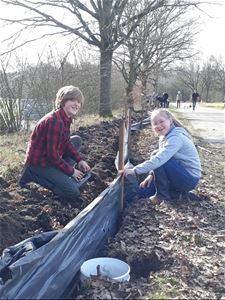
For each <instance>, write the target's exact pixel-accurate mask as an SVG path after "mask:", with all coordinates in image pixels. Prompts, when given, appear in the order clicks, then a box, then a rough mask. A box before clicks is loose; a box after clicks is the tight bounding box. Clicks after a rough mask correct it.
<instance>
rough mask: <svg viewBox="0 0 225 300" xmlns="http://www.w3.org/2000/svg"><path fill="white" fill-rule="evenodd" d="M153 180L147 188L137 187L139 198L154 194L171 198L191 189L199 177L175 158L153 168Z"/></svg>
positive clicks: (163, 197) (161, 197)
mask: <svg viewBox="0 0 225 300" xmlns="http://www.w3.org/2000/svg"><path fill="white" fill-rule="evenodd" d="M154 177H155V180H153V181H152V182H151V184H150V186H149V187H148V188H139V191H138V194H139V197H140V198H143V197H149V196H153V195H154V194H156V195H157V196H158V197H159V198H160V199H163V200H172V199H173V198H174V197H176V196H177V195H178V194H180V193H183V192H189V191H191V190H193V189H194V188H195V187H196V185H197V183H198V181H199V179H198V178H196V177H193V176H192V175H190V174H189V173H188V172H187V171H186V169H185V168H184V167H183V166H181V165H180V163H179V162H178V161H177V160H176V159H175V158H171V159H170V160H168V161H167V162H166V163H165V164H164V165H162V166H161V167H159V168H158V169H155V170H154Z"/></svg>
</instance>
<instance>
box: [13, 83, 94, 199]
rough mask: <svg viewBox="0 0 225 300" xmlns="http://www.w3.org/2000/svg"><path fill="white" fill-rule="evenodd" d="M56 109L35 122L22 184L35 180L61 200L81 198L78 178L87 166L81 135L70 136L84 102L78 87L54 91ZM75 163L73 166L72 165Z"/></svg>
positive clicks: (67, 87) (85, 170)
mask: <svg viewBox="0 0 225 300" xmlns="http://www.w3.org/2000/svg"><path fill="white" fill-rule="evenodd" d="M55 104H56V105H55V107H56V110H55V111H52V112H50V113H48V114H46V115H45V116H44V117H42V119H40V120H39V121H38V123H37V124H36V126H35V128H34V130H33V132H32V134H31V137H30V141H29V144H28V148H27V151H26V159H25V166H24V169H23V171H22V175H21V178H20V181H19V184H20V186H21V187H26V184H27V183H29V182H32V181H33V182H36V183H38V184H40V185H41V186H43V187H45V188H47V189H50V190H51V191H52V192H53V193H54V194H55V195H56V196H58V197H59V198H60V199H61V200H66V201H68V202H75V203H76V202H77V201H80V191H79V186H78V181H79V180H80V179H81V178H82V177H83V175H84V173H86V172H88V171H90V167H89V165H88V163H87V162H86V161H84V160H83V159H82V157H81V155H80V154H79V152H78V150H79V149H80V147H81V138H80V137H79V136H72V137H71V136H70V126H71V123H72V119H73V118H75V116H76V114H77V113H78V112H79V110H80V109H81V107H82V106H83V104H84V96H83V94H82V92H81V91H80V90H79V88H77V87H74V86H72V85H70V86H64V87H62V88H61V89H59V91H58V92H57V94H56V100H55ZM75 163H76V167H74V164H75Z"/></svg>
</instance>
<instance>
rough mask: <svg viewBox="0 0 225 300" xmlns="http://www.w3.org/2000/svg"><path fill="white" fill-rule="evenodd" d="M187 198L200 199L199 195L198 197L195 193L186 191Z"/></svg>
mask: <svg viewBox="0 0 225 300" xmlns="http://www.w3.org/2000/svg"><path fill="white" fill-rule="evenodd" d="M187 198H188V199H189V200H191V201H201V200H202V199H201V197H199V196H198V195H196V194H195V193H194V192H188V193H187Z"/></svg>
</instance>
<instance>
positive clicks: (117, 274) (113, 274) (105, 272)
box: [80, 257, 130, 281]
mask: <svg viewBox="0 0 225 300" xmlns="http://www.w3.org/2000/svg"><path fill="white" fill-rule="evenodd" d="M97 266H100V275H102V276H107V277H110V278H112V279H114V280H117V281H123V280H125V281H129V280H130V266H129V265H128V264H127V263H125V262H124V261H122V260H119V259H117V258H111V257H97V258H92V259H89V260H86V261H85V262H84V263H83V264H82V266H81V267H80V272H81V279H85V278H86V279H87V278H89V277H90V276H91V275H97Z"/></svg>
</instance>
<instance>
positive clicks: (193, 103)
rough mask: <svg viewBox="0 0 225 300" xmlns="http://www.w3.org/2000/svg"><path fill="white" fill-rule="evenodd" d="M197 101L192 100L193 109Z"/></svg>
mask: <svg viewBox="0 0 225 300" xmlns="http://www.w3.org/2000/svg"><path fill="white" fill-rule="evenodd" d="M196 102H197V100H192V107H193V110H195V106H196Z"/></svg>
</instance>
